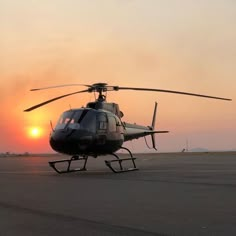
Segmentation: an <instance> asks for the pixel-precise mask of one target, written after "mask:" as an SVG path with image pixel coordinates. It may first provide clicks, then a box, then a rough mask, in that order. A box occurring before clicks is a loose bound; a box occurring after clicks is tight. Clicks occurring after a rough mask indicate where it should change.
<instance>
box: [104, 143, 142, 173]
mask: <svg viewBox="0 0 236 236" xmlns="http://www.w3.org/2000/svg"><path fill="white" fill-rule="evenodd" d="M121 149H124V150H126V151H127V152H128V153H129V155H130V157H129V158H123V159H121V158H119V156H118V155H116V154H115V153H111V155H113V156H114V157H115V158H116V159H117V160H111V161H108V160H106V161H105V163H106V165H107V166H108V167H109V168H110V169H111V170H112V171H113V172H114V173H122V172H128V171H134V170H138V168H137V167H136V164H135V159H136V158H134V157H133V155H132V153H131V151H130V150H129V149H128V148H125V147H121ZM124 161H131V162H132V165H133V167H131V168H124V167H123V165H122V162H124ZM116 162H118V163H119V169H117V168H114V167H113V166H112V163H113V164H114V163H116Z"/></svg>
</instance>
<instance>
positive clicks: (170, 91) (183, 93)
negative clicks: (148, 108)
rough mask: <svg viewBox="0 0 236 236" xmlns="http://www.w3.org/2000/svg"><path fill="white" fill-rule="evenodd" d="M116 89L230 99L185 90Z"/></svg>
mask: <svg viewBox="0 0 236 236" xmlns="http://www.w3.org/2000/svg"><path fill="white" fill-rule="evenodd" d="M116 89H117V90H120V89H123V90H138V91H152V92H161V93H176V94H182V95H189V96H196V97H203V98H212V99H219V100H225V101H232V99H229V98H222V97H214V96H208V95H203V94H197V93H187V92H181V91H174V90H165V89H151V88H132V87H116Z"/></svg>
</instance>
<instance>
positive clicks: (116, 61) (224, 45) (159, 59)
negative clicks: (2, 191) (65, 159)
mask: <svg viewBox="0 0 236 236" xmlns="http://www.w3.org/2000/svg"><path fill="white" fill-rule="evenodd" d="M235 26H236V1H232V0H214V1H213V0H204V1H203V0H192V1H189V0H181V1H179V0H178V1H177V0H172V1H171V0H170V1H158V0H153V1H151V0H145V1H144V0H142V1H141V0H140V1H138V0H113V1H112V0H90V1H79V0H70V1H68V0H67V1H65V0H57V1H56V0H51V1H48V0H47V1H46V0H42V1H36V0H28V1H27V0H22V1H18V0H0V32H1V37H0V52H1V53H0V76H1V80H0V86H1V91H0V99H1V118H2V122H1V123H0V129H1V142H0V152H6V151H14V152H23V151H30V152H46V151H51V149H50V147H49V144H48V136H49V133H50V125H49V123H50V120H51V121H52V122H53V124H55V123H56V121H57V119H58V117H59V115H60V113H61V112H62V111H64V110H66V109H68V108H69V107H70V106H71V107H81V106H82V105H86V102H87V101H92V100H93V95H91V94H83V95H76V96H74V97H68V98H66V99H64V100H61V101H57V102H55V103H51V104H49V105H48V106H45V107H42V108H40V109H38V110H35V111H33V112H31V113H23V110H24V109H25V108H27V107H29V106H32V105H34V104H37V103H39V102H41V101H44V100H47V99H50V98H52V97H54V96H59V95H62V94H63V93H68V92H73V91H77V90H82V89H84V88H83V87H74V88H61V89H53V90H49V91H41V92H29V89H31V88H34V87H44V86H50V85H58V84H66V83H82V84H83V83H84V84H92V83H96V82H107V83H109V84H110V85H120V86H135V87H151V88H163V89H172V90H181V91H187V92H195V93H203V94H209V95H213V96H222V97H229V98H232V99H233V101H232V102H223V101H217V100H209V99H201V98H195V97H186V96H179V95H170V94H159V93H147V92H134V91H132V92H127V91H126V92H123V91H122V92H119V93H115V92H112V93H110V94H108V101H113V102H117V103H119V105H120V108H121V110H122V111H123V112H124V113H125V116H124V119H123V120H124V121H128V122H136V123H139V124H143V125H150V122H151V117H152V112H153V106H154V102H155V101H157V102H158V103H159V105H158V108H159V110H158V116H157V127H156V128H157V129H162V130H169V131H170V134H163V135H159V136H158V137H157V143H158V144H159V147H160V148H159V150H160V151H179V150H181V149H182V148H184V147H185V144H186V140H187V139H188V142H189V147H190V148H194V147H204V148H209V149H220V150H226V149H227V150H231V149H236V104H235V101H236V95H235V94H236V93H235V90H236V27H235ZM33 126H39V127H41V128H42V132H43V133H42V137H41V138H38V139H36V138H35V139H33V138H30V137H29V136H28V131H27V130H28V129H29V128H31V127H33ZM129 147H131V149H132V150H134V151H147V148H146V147H145V143H144V141H143V140H141V141H139V140H138V141H132V142H131V143H130V144H129Z"/></svg>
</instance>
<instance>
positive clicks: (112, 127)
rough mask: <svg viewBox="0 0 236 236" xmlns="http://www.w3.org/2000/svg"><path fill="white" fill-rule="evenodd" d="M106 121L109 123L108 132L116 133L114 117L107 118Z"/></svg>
mask: <svg viewBox="0 0 236 236" xmlns="http://www.w3.org/2000/svg"><path fill="white" fill-rule="evenodd" d="M108 121H109V131H110V132H116V119H115V117H113V116H109V117H108Z"/></svg>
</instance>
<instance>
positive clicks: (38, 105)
mask: <svg viewBox="0 0 236 236" xmlns="http://www.w3.org/2000/svg"><path fill="white" fill-rule="evenodd" d="M85 92H88V90H87V89H86V90H82V91H78V92H74V93H68V94H65V95H62V96H59V97H55V98H52V99H50V100H47V101H45V102H42V103H39V104H37V105H35V106H32V107H30V108H28V109H26V110H24V111H25V112H28V111H32V110H34V109H37V108H39V107H41V106H44V105H46V104H48V103H50V102H54V101H56V100H58V99H61V98H64V97H68V96H71V95H74V94H77V93H85Z"/></svg>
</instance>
